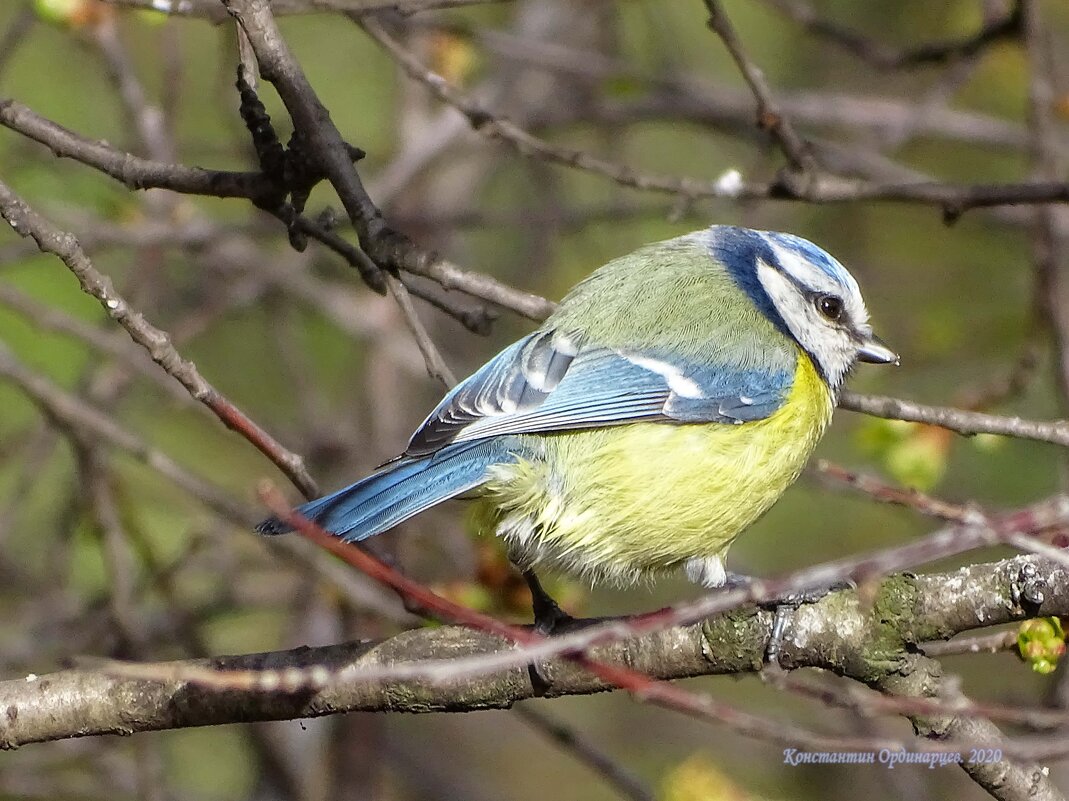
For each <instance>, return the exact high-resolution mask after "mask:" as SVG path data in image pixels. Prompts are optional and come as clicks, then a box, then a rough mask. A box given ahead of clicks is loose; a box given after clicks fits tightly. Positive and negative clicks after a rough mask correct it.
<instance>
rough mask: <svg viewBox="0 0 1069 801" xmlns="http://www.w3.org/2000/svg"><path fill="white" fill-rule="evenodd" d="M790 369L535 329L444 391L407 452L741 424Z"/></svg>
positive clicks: (782, 393)
mask: <svg viewBox="0 0 1069 801" xmlns="http://www.w3.org/2000/svg"><path fill="white" fill-rule="evenodd" d="M793 367H794V365H793V364H792V365H791V369H782V368H781V369H777V370H773V371H769V370H761V369H747V368H744V367H735V366H714V365H709V364H699V363H693V362H688V361H686V360H683V359H681V358H679V357H678V356H671V355H665V354H660V353H657V352H655V351H642V350H637V349H636V350H620V349H613V348H607V347H603V346H598V345H584V344H583V343H582V342H580V341H577V338H576V337H570V336H568V335H565V334H562V333H560V332H555V331H539V332H536V333H534V334H531V335H530V336H527V337H525V338H524V339H521V340H520V341H519V342H517V343H516V344H514V345H512V346H511V347H509V348H506V349H505V350H504V351H502V352H501V353H499V354H498V355H497V356H495V357H494V358H493V359H491V360H490V361H489V362H488V363H487V364H486V365H484V366H483V367H482V369H480V370H479V371H478V372H477V373H475V374H474V375H472V376H471V377H470V378H468V379H467V380H466V381H464V382H463V383H461V384H460V385H459V386H457V387H456V388H455V389H454V390H453V391H452V392H450V393H449V394H448V395H447V396H446V397H445V398H444V399H443V400H442V402H441V403H440V404H438V407H437V408H436V409H435V410H434V411H433V412H431V414H430V415H429V416H428V417H427V419H426V420H425V421H424V422H423V424H422V425H421V426H420V427H419V429H418V430H417V431H416V433H415V434H414V435H413V436H412V439H411V441H410V442H409V445H408V449H407V450H406V451H405V456H407V457H416V456H424V455H427V454H431V453H434V452H436V451H438V450H439V449H441V448H443V447H444V446H446V445H448V444H450V443H455V442H465V441H472V440H481V439H486V438H489V437H498V436H502V435H509V434H529V433H538V432H549V431H567V430H575V429H582V428H599V427H604V426H612V425H622V424H625V423H634V422H639V421H663V422H672V423H698V422H705V423H727V424H741V423H745V422H748V421H751V420H760V419H762V418H765V417H768V416H769V415H770V414H772V412H774V411H775V410H776V409H778V408H779V407H780V406H781V405H782V403H783V401H784V400H785V399H786V397H787V393H788V392H789V391H790V387H791V382H792V380H793V378H794V369H793Z"/></svg>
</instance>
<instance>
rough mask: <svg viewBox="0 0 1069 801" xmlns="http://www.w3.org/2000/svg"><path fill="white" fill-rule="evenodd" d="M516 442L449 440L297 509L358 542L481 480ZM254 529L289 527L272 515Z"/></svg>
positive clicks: (509, 456)
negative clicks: (430, 451) (450, 442)
mask: <svg viewBox="0 0 1069 801" xmlns="http://www.w3.org/2000/svg"><path fill="white" fill-rule="evenodd" d="M517 444H518V443H516V442H515V440H513V439H512V438H502V439H494V440H481V441H476V442H464V443H458V444H456V445H449V446H446V447H445V448H443V449H442V450H440V451H438V452H437V453H435V454H433V455H430V456H425V457H421V458H417V459H408V460H404V461H399V462H395V463H393V464H392V465H389V466H388V467H387V468H386V469H384V470H382V471H380V472H378V473H374V474H372V475H370V476H368V477H367V478H364V479H362V480H360V481H358V482H356V483H355V484H352V485H350V486H348V487H345V488H344V489H340V490H338V491H337V492H334V493H331V494H330V495H326V496H324V497H322V498H317V499H316V500H314V501H309V502H308V503H306V504H304V505H303V506H299V507H297V510H296V511H297V512H298V513H299V514H301V515H302V516H304V517H306V518H308V519H309V520H312V521H314V522H315V523H317V524H318V525H320V526H321V527H323V528H325V529H326V530H327V531H330V532H332V533H333V534H336V535H338V536H339V537H341V538H342V539H344V540H345V541H346V542H359V541H360V540H365V539H367V538H368V537H373V536H375V535H376V534H381V533H382V532H384V531H386V530H388V529H391V528H393V527H394V526H396V525H399V524H400V523H403V522H404V521H405V520H408V519H409V518H410V517H412V516H413V515H417V514H419V513H420V512H422V511H424V510H425V509H429V508H430V507H431V506H434V505H435V504H438V503H441V502H442V501H445V500H448V499H449V498H454V497H456V496H457V495H461V494H463V493H465V492H468V491H469V490H472V489H474V488H475V487H477V486H479V485H480V484H482V483H483V482H484V481H485V480H486V472H487V469H488V468H489V467H490V466H491V465H494V464H503V463H507V462H512V461H515V459H516V454H517V451H518V450H519V449H518V448H517V447H516V446H517ZM510 446H511V447H510ZM256 530H257V531H258V532H260V533H261V534H284V533H286V532H287V531H291V530H292V528H291V527H290V526H289V525H287V524H286V523H285V522H284V521H282V520H280V519H278V518H277V517H270V518H268V519H267V520H264V521H263V522H262V523H260V525H258V526H257V527H256Z"/></svg>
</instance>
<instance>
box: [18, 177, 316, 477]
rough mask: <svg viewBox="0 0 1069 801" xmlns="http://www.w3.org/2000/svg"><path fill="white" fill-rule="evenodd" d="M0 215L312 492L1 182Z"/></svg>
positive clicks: (67, 241)
mask: <svg viewBox="0 0 1069 801" xmlns="http://www.w3.org/2000/svg"><path fill="white" fill-rule="evenodd" d="M0 216H2V217H3V218H4V219H5V220H6V221H7V222H8V224H9V225H10V226H11V228H12V229H13V230H14V231H15V232H16V233H17V234H19V235H20V236H24V237H25V236H28V237H32V238H33V240H34V241H35V242H37V245H38V247H40V249H41V250H42V251H44V252H46V253H51V254H53V255H54V256H57V257H58V258H59V259H61V260H62V261H63V263H64V264H66V265H67V267H68V268H69V269H70V271H71V272H72V273H74V275H75V277H76V278H77V279H78V282H79V283H80V284H81V286H82V289H83V290H84V291H85V292H86V293H88V294H89V295H92V296H93V297H94V298H96V299H97V300H98V301H100V304H101V306H103V307H104V311H105V312H107V314H108V315H109V316H110V317H112V318H113V319H114V320H115V321H116V322H118V323H119V324H120V325H121V326H122V327H123V328H125V329H126V331H127V333H128V334H130V337H131V338H132V339H133V340H134V341H135V342H137V343H138V344H139V345H141V346H142V347H143V348H145V350H147V351H148V353H149V355H150V356H152V360H153V361H154V362H156V364H158V365H159V366H160V367H162V368H163V370H164V371H165V372H166V373H167V374H168V375H170V376H173V377H174V378H175V379H176V380H177V381H178V382H179V383H181V384H182V386H184V387H185V388H186V390H187V391H188V392H189V394H190V395H192V396H193V397H194V398H196V399H197V400H198V401H200V402H201V403H203V404H204V405H205V406H207V407H208V408H209V409H211V410H212V411H213V412H214V413H215V415H216V416H217V417H218V418H219V419H220V420H221V421H222V422H223V424H224V425H226V427H227V428H230V429H233V430H234V431H236V432H237V433H239V434H240V435H241V436H243V437H244V438H245V439H247V440H248V441H249V442H250V443H252V444H253V445H254V446H255V447H256V448H257V449H258V450H259V451H260V452H261V453H263V454H264V456H266V457H267V458H268V459H270V460H271V461H272V462H273V463H274V464H275V465H276V466H278V468H279V469H280V470H281V471H282V472H283V473H284V474H285V475H286V476H287V477H288V478H289V479H290V480H291V481H292V482H293V483H294V484H295V485H296V486H297V487H298V488H299V489H300V490H301V491H302V492H304V493H305V495H306V496H307V497H309V498H311V497H314V496H315V495H316V494H317V488H316V484H315V481H314V480H313V479H312V477H311V476H310V475H309V474H308V471H307V470H306V469H305V466H304V461H303V460H302V459H301V457H300V456H299V455H297V454H295V453H293V452H291V451H289V450H287V449H286V448H284V447H283V446H282V445H280V444H279V443H278V442H277V441H276V440H275V439H274V438H273V437H272V436H271V435H270V434H268V433H267V432H266V431H264V430H263V429H262V428H261V427H260V426H258V425H257V424H256V423H255V422H253V421H252V420H251V419H250V418H249V417H248V416H247V415H245V413H244V412H242V411H241V410H240V409H238V408H237V407H236V406H235V405H234V404H233V403H231V402H230V401H229V400H228V399H227V398H226V397H225V396H223V395H222V394H221V393H220V392H219V391H218V390H217V389H215V387H213V386H212V385H211V384H209V383H208V382H207V381H206V380H205V379H204V377H203V376H201V374H200V372H199V371H198V370H197V367H196V365H194V364H193V362H191V361H188V360H186V359H184V358H182V356H181V355H180V354H179V353H178V351H177V350H175V348H174V346H173V345H172V344H171V341H170V338H169V337H168V336H167V334H166V333H165V332H163V331H161V330H160V329H158V328H156V327H155V326H153V325H152V324H150V323H149V322H148V321H147V320H145V318H144V317H143V316H142V315H141V314H140V313H139V312H138V311H137V310H136V309H133V308H132V307H131V306H130V305H129V303H127V301H126V299H125V298H124V297H122V296H121V295H119V293H118V292H116V290H115V288H114V286H112V283H111V280H110V279H109V278H108V277H107V276H105V275H102V274H101V273H100V272H98V271H97V269H96V268H95V267H94V266H93V264H92V262H91V261H90V260H89V257H88V256H86V254H85V252H84V251H83V250H82V248H81V245H79V244H78V240H77V239H75V238H74V236H73V235H71V234H69V233H65V232H63V231H60V230H59V229H57V228H55V227H54V226H53V225H52V224H51V223H49V222H48V221H47V220H45V219H44V218H43V217H42V216H40V215H39V214H37V213H36V212H35V211H33V210H32V209H31V208H30V207H29V206H28V205H26V203H25V202H24V201H23V200H22V199H21V198H19V197H18V196H17V195H15V194H14V193H13V192H12V191H11V190H10V189H9V188H8V187H7V186H6V185H4V184H3V183H0Z"/></svg>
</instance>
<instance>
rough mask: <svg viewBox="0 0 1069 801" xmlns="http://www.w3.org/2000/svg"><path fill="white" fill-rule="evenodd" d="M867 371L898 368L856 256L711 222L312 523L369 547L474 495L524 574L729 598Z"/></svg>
mask: <svg viewBox="0 0 1069 801" xmlns="http://www.w3.org/2000/svg"><path fill="white" fill-rule="evenodd" d="M857 361H864V362H872V363H876V364H888V363H897V361H898V357H897V356H896V355H895V354H894V353H893V352H892V351H891V350H889V349H888V348H887V347H886V346H885V345H884V344H883V343H882V342H881V341H880V340H879V339H878V338H877V337H875V336H873V333H872V329H871V327H870V326H869V323H868V312H867V311H866V308H865V303H864V301H863V300H862V298H861V292H860V290H859V289H858V285H857V282H856V281H855V280H854V279H853V277H852V276H851V275H850V273H848V272H847V271H846V269H845V268H844V267H843V266H842V265H841V264H840V263H839V262H838V261H836V260H835V259H834V258H832V257H831V256H830V255H828V254H827V253H825V252H824V251H823V250H821V249H820V248H819V247H817V246H816V245H814V244H812V243H811V242H808V241H806V240H805V239H801V238H800V237H797V236H793V235H791V234H784V233H774V232H769V231H754V230H750V229H747V228H737V227H733V226H724V225H717V226H713V227H711V228H709V229H707V230H703V231H697V232H695V233H691V234H688V235H686V236H681V237H678V238H676V239H670V240H667V241H665V242H658V243H656V244H652V245H647V246H646V247H643V248H641V249H639V250H637V251H635V252H634V253H631V254H630V255H627V256H624V257H622V258H618V259H616V260H614V261H612V262H609V263H608V264H606V265H605V266H603V267H601V268H600V269H598V270H597V271H596V272H594V273H592V274H591V275H590V276H589V277H588V278H586V279H585V280H584V281H582V282H581V283H580V284H579V285H577V286H576V287H575V288H574V289H573V290H572V291H571V292H570V293H569V294H568V296H567V297H566V298H565V299H564V300H563V301H562V302H561V304H560V306H559V307H558V308H557V310H556V311H555V312H554V313H553V315H552V316H551V317H549V319H547V320H546V321H545V323H544V324H543V325H542V326H541V328H539V329H538V330H537V331H535V332H534V333H532V334H530V335H528V336H526V337H524V338H523V339H521V340H520V341H518V342H516V343H515V344H513V345H511V346H509V347H508V348H505V350H503V351H501V353H499V354H498V355H497V356H495V357H494V358H493V359H491V360H490V361H489V362H488V363H487V364H485V365H484V366H483V367H482V368H481V369H479V370H478V371H477V372H476V373H475V374H474V375H472V376H471V377H469V378H468V379H466V380H465V381H463V382H462V383H461V384H460V385H458V386H457V387H456V388H455V389H453V390H452V391H451V392H449V393H448V394H447V395H446V396H445V398H444V399H443V400H442V402H441V403H439V404H438V406H437V408H435V409H434V411H432V412H431V413H430V416H428V417H427V419H426V420H424V422H423V424H422V425H420V427H419V428H418V429H417V430H416V432H415V434H413V435H412V438H411V440H410V441H409V443H408V448H407V449H406V450H405V452H404V454H402V455H401V456H400V457H398V458H397V459H396V460H395V461H393V462H392V463H390V464H388V465H387V466H385V467H384V468H382V469H380V470H379V471H378V472H376V473H374V474H373V475H371V476H368V477H367V478H365V479H363V480H361V481H358V482H357V483H355V484H352V485H350V486H348V487H345V488H344V489H341V490H338V491H337V492H334V493H332V494H330V495H327V496H325V497H323V498H320V499H318V500H314V501H311V502H310V503H306V504H304V505H303V506H301V507H299V508H298V509H297V511H298V512H300V514H302V515H303V516H305V517H307V518H309V519H310V520H313V521H315V522H316V523H318V524H319V525H320V526H322V527H323V528H324V529H326V530H328V531H331V532H333V533H334V534H336V535H338V536H339V537H341V538H343V539H344V540H346V541H349V542H359V541H361V540H365V539H367V538H368V537H372V536H374V535H376V534H380V533H382V532H384V531H387V530H388V529H391V528H393V527H394V526H396V525H398V524H399V523H401V522H403V521H405V520H407V519H408V518H410V517H412V516H413V515H416V514H419V513H420V512H422V511H423V510H425V509H427V508H429V507H431V506H434V505H435V504H438V503H441V502H442V501H444V500H446V499H448V498H454V497H457V496H461V495H465V496H468V495H472V494H474V495H475V496H476V497H477V498H478V503H479V504H480V508H479V510H478V514H477V519H478V520H480V521H481V525H482V527H483V528H484V529H485V530H486V531H487V532H493V533H495V534H497V535H498V536H500V537H503V538H504V539H505V540H506V541H507V543H508V547H509V552H510V555H511V556H512V557H513V560H514V561H515V562H516V563H517V564H518V565H519V566H521V567H523V568H534V567H538V566H543V565H546V566H551V567H561V568H564V569H566V570H567V571H570V572H573V573H577V574H579V575H581V576H583V577H586V578H588V579H590V580H591V581H609V582H614V583H618V584H629V583H633V582H635V581H636V580H638V579H640V578H642V577H644V576H649V575H655V574H658V573H661V572H663V571H669V570H674V569H682V570H683V571H684V572H685V573H686V575H687V576H688V577H689V578H690V579H691V580H692V581H695V582H697V583H699V584H701V585H703V586H705V587H718V586H721V585H723V584H724V583H725V581H726V580H727V576H728V574H727V572H726V569H725V556H726V554H727V550H728V548H729V547H730V545H731V543H732V542H733V541H734V540H735V538H736V537H737V536H738V535H739V534H740V533H741V532H742V531H743V530H745V529H746V528H747V527H748V526H749V525H750V524H752V523H753V522H754V521H755V520H757V519H758V518H759V517H760V516H761V515H762V514H763V513H764V512H765V511H767V510H768V509H769V507H770V506H772V504H773V503H775V501H776V500H777V499H778V498H779V497H780V495H782V494H783V492H784V490H786V489H787V487H788V486H790V485H791V483H793V482H794V480H795V479H796V478H797V477H798V474H799V473H800V472H801V470H802V468H803V466H804V465H805V463H806V460H807V459H808V458H809V455H810V454H811V453H812V451H813V448H814V447H815V446H816V444H817V442H818V441H819V440H820V438H821V436H822V435H823V433H824V431H825V429H826V428H827V427H828V423H829V422H830V421H831V416H832V409H833V408H834V406H835V402H836V397H837V393H838V391H839V388H840V387H841V386H842V383H843V380H844V379H845V377H846V375H847V373H848V372H849V371H850V369H851V368H852V367H853V366H854V364H855V363H856V362H857ZM287 530H289V529H288V527H287V526H286V525H285V524H284V523H283V522H282V521H280V520H278V519H276V518H271V519H268V520H266V521H264V522H263V523H262V524H261V525H260V527H259V531H261V532H262V533H265V534H277V533H282V532H284V531H287Z"/></svg>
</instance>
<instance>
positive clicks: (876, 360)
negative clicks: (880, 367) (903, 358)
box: [857, 334, 899, 364]
mask: <svg viewBox="0 0 1069 801" xmlns="http://www.w3.org/2000/svg"><path fill="white" fill-rule="evenodd" d="M857 358H858V359H859V360H860V361H863V362H868V363H869V364H898V363H899V362H898V354H897V353H895V352H894V351H893V350H891V349H890V348H889V347H887V346H886V345H884V344H883V340H881V339H880V338H879V337H878V336H876V335H875V334H869V335H868V336H867V337H865V339H863V340H862V341H861V346H860V347H859V348H858V349H857Z"/></svg>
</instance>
